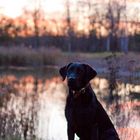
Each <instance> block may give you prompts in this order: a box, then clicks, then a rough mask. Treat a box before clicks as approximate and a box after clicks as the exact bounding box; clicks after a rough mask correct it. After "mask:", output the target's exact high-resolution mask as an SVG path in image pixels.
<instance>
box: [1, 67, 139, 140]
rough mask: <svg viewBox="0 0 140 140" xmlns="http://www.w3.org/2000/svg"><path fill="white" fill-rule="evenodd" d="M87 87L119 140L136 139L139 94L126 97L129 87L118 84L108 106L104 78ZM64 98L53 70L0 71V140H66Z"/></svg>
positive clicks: (24, 69) (14, 69) (128, 94)
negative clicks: (101, 105)
mask: <svg viewBox="0 0 140 140" xmlns="http://www.w3.org/2000/svg"><path fill="white" fill-rule="evenodd" d="M91 85H92V87H93V88H94V91H95V93H96V95H97V97H98V99H99V100H100V101H101V102H102V104H103V106H104V107H105V109H106V110H107V112H108V114H109V115H110V117H111V119H112V121H113V123H114V124H115V127H116V128H117V131H118V133H119V135H120V138H121V139H122V140H138V139H140V134H139V130H140V119H139V118H140V109H139V107H140V101H139V93H135V92H134V93H133V94H131V95H130V93H129V92H130V88H131V87H132V85H130V84H129V87H130V88H129V89H128V85H126V84H125V85H124V83H121V84H119V85H118V89H119V90H117V95H118V96H117V97H118V98H116V99H115V100H114V102H112V103H109V102H108V101H109V100H108V99H109V98H108V97H109V96H108V93H109V89H108V81H107V79H106V78H104V77H97V78H95V79H94V80H92V81H91ZM133 86H134V85H133ZM136 86H138V87H139V85H136ZM133 89H135V88H134V87H133ZM115 94H116V93H114V95H115ZM135 94H136V95H135ZM132 95H135V96H132ZM66 96H67V86H66V81H64V82H63V81H62V80H61V77H59V74H58V69H57V68H42V69H40V68H34V69H33V68H28V69H26V68H18V69H17V68H10V69H1V70H0V124H1V125H0V140H67V123H66V120H65V116H64V107H65V100H66Z"/></svg>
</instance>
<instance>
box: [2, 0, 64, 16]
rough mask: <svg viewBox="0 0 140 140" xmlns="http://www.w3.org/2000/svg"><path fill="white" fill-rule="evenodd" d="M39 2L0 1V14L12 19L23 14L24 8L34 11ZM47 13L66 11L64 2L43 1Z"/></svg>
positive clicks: (30, 0) (60, 0) (55, 0)
mask: <svg viewBox="0 0 140 140" xmlns="http://www.w3.org/2000/svg"><path fill="white" fill-rule="evenodd" d="M34 1H37V0H0V12H1V13H4V14H5V15H7V16H10V17H17V16H19V15H21V14H22V11H23V8H29V9H32V8H33V6H34V5H35V2H34ZM41 3H42V7H43V8H44V9H45V11H46V12H48V13H52V12H57V11H62V10H64V7H63V4H64V0H41Z"/></svg>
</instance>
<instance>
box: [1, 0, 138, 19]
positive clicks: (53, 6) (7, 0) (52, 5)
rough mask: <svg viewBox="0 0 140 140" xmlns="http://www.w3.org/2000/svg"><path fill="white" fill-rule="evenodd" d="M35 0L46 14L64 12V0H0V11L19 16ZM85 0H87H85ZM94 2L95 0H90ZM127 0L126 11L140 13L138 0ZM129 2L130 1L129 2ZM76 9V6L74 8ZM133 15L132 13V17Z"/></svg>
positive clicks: (73, 2) (72, 0)
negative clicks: (135, 10)
mask: <svg viewBox="0 0 140 140" xmlns="http://www.w3.org/2000/svg"><path fill="white" fill-rule="evenodd" d="M35 1H41V4H42V8H43V9H44V11H45V12H46V13H47V15H49V16H51V14H54V13H55V14H54V16H56V17H57V16H58V13H62V12H64V11H65V10H66V9H65V7H64V4H65V2H66V0H0V13H3V14H4V15H6V16H10V17H13V18H15V17H17V16H20V15H21V14H22V12H23V8H27V9H32V8H33V7H34V6H35ZM69 1H70V2H71V3H72V6H71V8H74V7H76V3H77V2H78V1H79V0H69ZM85 1H87V0H85ZM91 1H93V2H96V1H97V0H91ZM105 1H108V0H104V1H102V0H98V3H99V2H101V3H103V2H105ZM126 1H127V11H128V12H127V13H128V14H129V15H131V13H132V12H131V10H133V9H137V12H138V10H139V12H138V13H137V14H139V13H140V0H126ZM130 2H131V3H130ZM75 9H76V8H75ZM133 16H134V15H132V17H133Z"/></svg>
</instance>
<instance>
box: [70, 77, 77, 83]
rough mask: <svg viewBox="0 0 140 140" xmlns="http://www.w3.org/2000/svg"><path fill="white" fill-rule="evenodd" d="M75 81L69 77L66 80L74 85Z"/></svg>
mask: <svg viewBox="0 0 140 140" xmlns="http://www.w3.org/2000/svg"><path fill="white" fill-rule="evenodd" d="M75 80H76V78H74V77H70V78H68V82H69V83H74V82H75Z"/></svg>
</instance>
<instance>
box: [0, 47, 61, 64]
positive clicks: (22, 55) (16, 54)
mask: <svg viewBox="0 0 140 140" xmlns="http://www.w3.org/2000/svg"><path fill="white" fill-rule="evenodd" d="M60 55H61V52H60V50H58V49H54V48H44V47H43V48H42V47H41V48H39V49H33V48H26V47H7V48H6V47H0V65H1V66H44V65H55V64H56V61H57V59H58V58H59V57H60Z"/></svg>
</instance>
